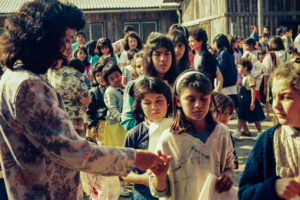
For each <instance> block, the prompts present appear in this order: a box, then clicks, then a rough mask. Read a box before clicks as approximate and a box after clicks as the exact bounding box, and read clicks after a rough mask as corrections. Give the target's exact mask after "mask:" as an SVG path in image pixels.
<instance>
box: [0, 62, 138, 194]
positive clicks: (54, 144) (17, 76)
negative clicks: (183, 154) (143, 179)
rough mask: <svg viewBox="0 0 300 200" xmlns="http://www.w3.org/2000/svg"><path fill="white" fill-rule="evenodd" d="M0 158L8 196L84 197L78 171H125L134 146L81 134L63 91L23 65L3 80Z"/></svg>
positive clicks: (119, 173) (0, 86)
mask: <svg viewBox="0 0 300 200" xmlns="http://www.w3.org/2000/svg"><path fill="white" fill-rule="evenodd" d="M0 112H1V113H0V152H1V154H0V163H1V167H2V170H3V174H4V179H5V184H6V188H7V193H8V197H9V199H18V200H20V199H55V200H57V199H64V200H68V199H72V200H74V199H82V195H83V194H82V187H81V183H80V178H79V177H80V176H79V171H85V172H90V173H96V174H99V175H117V176H126V175H127V174H128V173H129V172H130V171H131V169H132V166H133V164H134V159H135V151H134V150H133V149H125V148H110V147H98V146H95V145H92V143H90V142H88V141H87V140H85V139H83V138H81V137H80V136H78V135H77V133H76V131H75V129H74V128H73V126H72V122H71V121H70V120H69V118H68V116H67V113H66V110H65V107H64V103H63V101H62V98H61V96H60V94H59V93H58V92H57V91H56V90H55V89H54V88H53V87H52V86H50V85H49V83H48V82H46V81H45V80H44V79H43V78H42V76H38V75H36V74H34V73H32V72H30V71H27V70H24V69H22V68H17V69H15V70H13V71H12V70H10V69H7V70H6V71H5V73H4V75H3V76H2V79H1V80H0Z"/></svg>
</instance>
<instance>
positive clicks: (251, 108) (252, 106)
mask: <svg viewBox="0 0 300 200" xmlns="http://www.w3.org/2000/svg"><path fill="white" fill-rule="evenodd" d="M254 109H255V104H254V103H253V104H251V106H250V110H251V111H253V110H254Z"/></svg>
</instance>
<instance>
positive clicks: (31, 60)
mask: <svg viewBox="0 0 300 200" xmlns="http://www.w3.org/2000/svg"><path fill="white" fill-rule="evenodd" d="M84 25H85V18H84V16H83V13H82V12H81V11H80V10H79V9H78V8H77V7H75V6H72V5H66V4H62V3H60V2H59V1H58V0H48V1H46V0H34V1H30V2H26V3H24V4H23V5H22V7H21V9H20V10H19V12H17V13H16V14H14V15H13V16H11V17H9V18H7V19H6V20H5V24H4V32H3V34H2V35H1V36H0V60H1V62H3V63H4V65H5V66H7V67H8V68H10V69H13V68H14V64H15V63H16V61H18V60H21V61H22V63H23V67H24V68H25V69H27V70H30V71H32V72H34V73H37V74H41V73H42V74H43V73H45V72H46V71H47V70H48V68H50V67H53V66H55V65H56V64H57V60H59V59H63V60H66V58H65V57H64V56H63V54H62V52H63V50H62V48H65V44H64V42H62V39H63V37H64V36H65V31H66V30H67V28H71V29H75V30H79V29H81V28H83V27H84Z"/></svg>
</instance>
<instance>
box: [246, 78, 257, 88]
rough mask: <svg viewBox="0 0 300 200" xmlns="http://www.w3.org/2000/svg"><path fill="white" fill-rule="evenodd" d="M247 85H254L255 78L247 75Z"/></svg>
mask: <svg viewBox="0 0 300 200" xmlns="http://www.w3.org/2000/svg"><path fill="white" fill-rule="evenodd" d="M247 85H248V86H249V87H250V88H251V87H254V86H255V80H254V78H253V77H252V76H248V77H247Z"/></svg>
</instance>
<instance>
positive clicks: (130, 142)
mask: <svg viewBox="0 0 300 200" xmlns="http://www.w3.org/2000/svg"><path fill="white" fill-rule="evenodd" d="M135 133H136V131H135V129H131V130H130V131H128V132H127V135H126V138H125V142H124V147H131V148H134V149H135V148H136V146H135V143H136V138H135Z"/></svg>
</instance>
